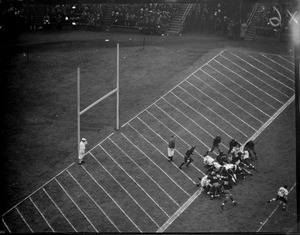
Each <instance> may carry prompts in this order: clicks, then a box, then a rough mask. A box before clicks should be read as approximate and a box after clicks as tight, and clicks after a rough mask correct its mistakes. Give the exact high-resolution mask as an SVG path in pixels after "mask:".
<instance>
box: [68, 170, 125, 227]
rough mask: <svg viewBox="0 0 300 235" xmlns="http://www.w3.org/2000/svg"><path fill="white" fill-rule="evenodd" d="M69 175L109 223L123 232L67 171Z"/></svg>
mask: <svg viewBox="0 0 300 235" xmlns="http://www.w3.org/2000/svg"><path fill="white" fill-rule="evenodd" d="M67 172H68V174H69V175H70V176H71V177H72V179H73V180H74V181H75V182H76V183H77V185H78V186H79V187H80V188H81V190H83V192H84V193H85V194H86V195H88V197H89V198H90V199H91V200H92V201H93V203H94V204H95V205H96V207H98V209H99V210H100V211H101V212H102V213H103V214H104V215H105V217H106V218H107V219H108V220H109V222H110V223H111V224H112V225H113V226H114V227H115V228H116V229H117V230H118V232H121V231H120V230H119V229H118V227H117V226H116V225H115V224H114V222H113V221H112V220H111V219H110V218H109V216H108V215H107V214H106V213H105V211H104V210H103V209H102V208H101V207H100V206H99V205H98V203H97V202H96V201H95V200H94V199H93V198H92V196H91V195H90V194H89V193H88V192H87V191H86V190H85V189H84V188H83V187H82V185H81V184H80V183H79V182H78V181H77V180H76V179H75V177H74V176H73V175H72V174H71V172H70V171H69V170H67Z"/></svg>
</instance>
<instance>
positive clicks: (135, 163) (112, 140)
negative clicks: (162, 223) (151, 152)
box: [109, 139, 179, 216]
mask: <svg viewBox="0 0 300 235" xmlns="http://www.w3.org/2000/svg"><path fill="white" fill-rule="evenodd" d="M109 140H110V141H111V142H112V143H113V144H114V145H116V146H117V148H118V149H120V150H121V152H122V153H123V154H125V155H126V157H128V158H129V159H130V160H131V161H132V162H133V163H134V164H135V165H136V166H137V167H138V168H139V169H140V170H141V171H143V172H144V174H145V175H147V177H148V178H149V179H150V180H151V181H152V182H153V183H154V184H156V185H157V187H159V188H160V190H161V191H163V192H164V193H165V194H166V195H167V197H168V198H170V199H171V201H173V202H174V203H175V204H176V205H177V206H178V207H179V204H178V203H177V202H176V201H175V200H174V199H173V198H172V197H171V196H170V195H169V194H168V193H167V192H166V191H165V190H164V189H163V188H162V187H161V186H160V185H159V184H158V183H157V182H156V181H155V180H154V179H152V177H151V176H150V175H149V174H147V172H145V170H144V169H143V168H142V167H140V166H139V165H138V164H137V163H136V162H135V161H134V160H133V159H132V158H131V157H130V156H129V155H128V154H127V153H125V151H124V150H123V149H122V148H121V147H120V146H119V145H117V144H116V143H115V142H114V141H113V140H112V139H109ZM168 216H169V215H168Z"/></svg>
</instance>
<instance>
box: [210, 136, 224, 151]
mask: <svg viewBox="0 0 300 235" xmlns="http://www.w3.org/2000/svg"><path fill="white" fill-rule="evenodd" d="M221 141H222V139H221V137H220V136H218V135H217V136H216V137H215V138H214V140H213V145H212V147H211V149H210V150H209V152H213V151H214V150H215V149H218V151H219V153H221V150H220V144H221Z"/></svg>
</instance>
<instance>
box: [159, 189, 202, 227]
mask: <svg viewBox="0 0 300 235" xmlns="http://www.w3.org/2000/svg"><path fill="white" fill-rule="evenodd" d="M201 193H202V189H199V190H197V191H196V192H195V193H194V194H193V196H191V197H190V198H189V199H188V200H187V201H186V202H185V203H184V204H183V205H182V206H181V207H180V208H179V209H178V210H177V211H176V212H175V213H174V214H173V215H172V216H171V217H170V218H169V219H168V220H167V221H166V222H165V223H164V224H163V225H162V226H161V227H160V228H159V229H158V230H157V231H156V232H157V233H163V232H164V231H165V230H166V229H167V228H168V227H169V226H170V225H171V224H172V223H173V222H174V221H175V220H176V219H177V218H178V217H179V216H180V215H181V214H182V213H183V212H184V211H185V210H186V208H188V207H189V205H191V203H192V202H193V201H194V200H195V199H196V198H197V197H198V196H199V195H200V194H201Z"/></svg>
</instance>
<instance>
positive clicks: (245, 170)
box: [197, 136, 257, 210]
mask: <svg viewBox="0 0 300 235" xmlns="http://www.w3.org/2000/svg"><path fill="white" fill-rule="evenodd" d="M221 141H222V139H221V137H220V136H216V137H215V138H214V140H213V145H212V147H211V149H210V150H208V151H207V152H206V153H205V154H204V165H205V167H206V168H207V171H206V173H205V175H204V176H203V177H201V178H199V180H200V182H199V183H197V186H198V187H199V186H200V187H201V188H202V189H203V190H204V192H206V194H208V195H209V196H210V199H211V200H213V199H215V198H219V199H221V198H222V197H223V196H224V197H225V199H224V201H223V203H222V204H221V208H222V210H223V209H224V206H225V204H226V203H227V202H228V201H229V200H231V201H232V203H233V205H236V201H235V200H234V199H233V196H232V194H231V190H232V186H233V184H237V182H238V180H240V179H245V177H246V176H247V175H250V176H252V173H251V171H250V170H255V171H257V170H256V168H255V167H254V165H253V164H251V162H250V161H254V160H257V154H256V151H255V147H254V142H253V141H252V140H250V141H248V142H247V143H246V144H245V145H244V146H242V145H241V144H240V143H239V142H238V141H236V140H235V139H232V140H231V141H230V142H229V149H228V152H227V153H224V152H222V151H221V149H220V144H221ZM215 149H216V150H218V155H217V157H216V158H213V157H212V156H210V155H209V154H210V153H212V152H213V151H214V150H215Z"/></svg>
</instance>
